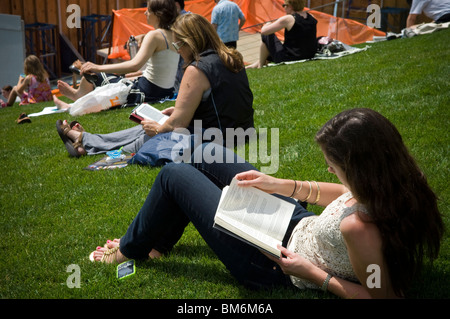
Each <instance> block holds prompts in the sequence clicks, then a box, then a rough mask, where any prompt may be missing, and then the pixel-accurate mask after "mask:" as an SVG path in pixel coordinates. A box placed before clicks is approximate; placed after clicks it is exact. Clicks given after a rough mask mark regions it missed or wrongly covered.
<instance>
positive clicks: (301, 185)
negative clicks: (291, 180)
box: [294, 182, 303, 196]
mask: <svg viewBox="0 0 450 319" xmlns="http://www.w3.org/2000/svg"><path fill="white" fill-rule="evenodd" d="M302 187H303V182H300V188H299V189H298V191H297V192H296V193H295V195H297V194H298V193H300V191H301V190H302ZM295 195H294V196H295Z"/></svg>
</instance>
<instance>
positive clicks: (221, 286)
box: [0, 30, 450, 299]
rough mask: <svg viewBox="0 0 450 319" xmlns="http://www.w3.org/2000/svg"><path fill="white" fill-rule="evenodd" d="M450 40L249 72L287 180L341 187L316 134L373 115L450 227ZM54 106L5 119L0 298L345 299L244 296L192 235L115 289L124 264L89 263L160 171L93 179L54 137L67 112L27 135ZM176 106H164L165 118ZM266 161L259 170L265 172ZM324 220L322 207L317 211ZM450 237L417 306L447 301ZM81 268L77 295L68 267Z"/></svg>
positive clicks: (415, 293) (87, 120) (103, 123)
mask: <svg viewBox="0 0 450 319" xmlns="http://www.w3.org/2000/svg"><path fill="white" fill-rule="evenodd" d="M449 35H450V33H449V32H448V30H443V31H439V32H436V33H434V34H431V35H424V36H420V37H415V38H412V39H405V40H395V41H389V42H383V43H377V44H372V45H371V48H370V49H368V50H367V51H365V52H362V53H358V54H355V55H351V56H347V57H344V58H341V59H338V60H333V61H314V62H306V63H300V64H295V65H290V66H277V67H270V68H264V69H261V70H249V71H248V75H249V80H250V85H251V88H252V90H253V93H254V108H255V111H256V116H255V122H256V123H255V124H256V126H257V127H258V128H268V129H269V130H270V129H271V128H278V129H279V135H280V139H279V145H280V146H279V147H280V153H279V166H278V170H277V172H276V173H275V174H274V175H276V176H277V177H284V178H293V177H295V178H298V179H304V180H320V181H329V182H337V179H336V178H335V177H334V176H333V175H331V174H329V173H328V172H327V167H326V165H325V161H324V159H323V156H322V154H321V152H320V150H319V149H318V147H317V146H316V145H315V143H314V140H313V138H314V134H315V133H316V132H317V130H318V129H319V128H320V127H321V125H323V124H324V123H325V122H326V121H327V120H328V119H330V118H331V117H332V116H334V115H335V114H337V113H338V112H340V111H342V110H344V109H348V108H353V107H370V108H373V109H375V110H377V111H379V112H381V113H382V114H383V115H385V116H386V117H387V118H389V119H390V120H391V121H392V122H393V123H394V124H395V125H396V126H397V128H398V129H399V131H400V132H401V134H402V136H403V138H404V140H405V143H406V144H407V145H408V147H409V148H410V150H411V152H412V154H413V155H414V156H415V157H416V159H417V161H418V163H419V165H420V166H421V168H422V169H423V170H424V172H425V174H426V175H427V176H428V179H429V183H430V184H431V186H432V187H433V189H434V190H435V191H436V193H437V194H438V196H439V198H440V202H439V207H440V209H441V212H442V214H443V217H444V221H445V223H446V226H447V227H448V226H449V224H450V223H449V216H450V212H449V208H448V207H449V201H448V200H449V188H448V177H449V162H448V161H449V160H448V158H449V131H448V124H449V114H450V113H449V106H450V93H449V85H448V78H449V75H450V66H449V61H450V48H449V46H450V44H449V42H448V38H449ZM50 105H52V103H50V102H49V103H41V104H39V105H34V106H23V107H19V106H18V105H16V106H14V107H11V108H7V109H1V110H0V121H1V125H0V134H1V137H2V138H1V139H0V145H1V150H2V151H1V152H0V157H1V160H0V163H1V172H2V177H1V182H0V239H1V240H0V253H1V256H2V258H1V260H0V270H1V275H0V297H1V298H3V299H5V298H6V299H11V298H20V299H22V298H33V299H34V298H44V299H54V298H89V299H91V298H137V299H140V298H162V299H166V298H206V299H221V298H224V299H227V298H274V299H278V298H334V297H333V296H331V295H330V294H327V293H326V294H323V293H322V292H316V291H309V290H307V291H300V290H290V289H276V290H274V291H270V292H267V291H251V290H247V289H245V288H243V287H242V286H240V285H239V284H238V283H237V282H236V281H235V280H234V279H233V278H232V277H231V276H230V274H229V273H228V271H227V270H226V268H225V267H224V266H223V265H222V263H221V262H220V261H219V260H218V259H217V258H216V257H215V255H214V254H213V252H212V251H211V250H210V249H209V248H208V247H207V246H206V244H205V243H204V241H203V239H202V238H201V237H200V236H199V234H198V233H197V231H196V230H195V229H194V228H193V227H192V226H191V225H189V226H188V228H187V229H186V231H185V235H184V236H183V238H182V239H181V241H180V242H179V243H178V244H177V246H176V247H175V248H174V250H173V252H172V253H171V254H170V255H168V256H165V257H163V258H162V259H160V260H154V261H147V262H138V263H137V274H136V275H135V276H133V277H130V278H128V279H127V280H124V281H117V280H116V279H115V266H111V265H99V264H92V263H91V262H90V261H89V260H88V255H89V253H90V252H91V251H92V250H94V249H95V247H96V246H98V245H101V244H102V243H104V242H105V240H106V239H113V238H116V237H120V236H121V235H122V234H123V233H124V232H125V231H126V229H127V226H128V225H129V224H130V222H131V221H132V220H133V218H134V216H135V215H136V213H137V212H138V211H139V209H140V207H141V205H142V203H143V201H144V200H145V198H146V196H147V194H148V191H149V189H150V187H151V185H152V183H153V181H154V179H155V177H156V176H157V174H158V172H159V170H160V168H149V167H141V166H137V165H132V166H128V167H127V168H125V169H119V170H114V171H97V172H92V171H86V170H83V168H84V167H86V166H88V165H89V164H91V163H93V162H95V161H96V160H98V159H100V158H101V157H102V156H101V155H99V156H90V157H83V158H80V159H74V158H69V157H68V155H67V152H66V151H65V148H64V146H63V144H62V143H61V141H60V139H59V137H58V134H57V132H56V129H55V122H56V120H57V119H59V118H67V119H68V120H73V119H74V118H72V117H71V116H70V115H68V114H59V115H58V114H56V115H47V116H41V117H37V118H33V119H32V123H31V124H24V125H17V124H15V122H14V121H15V119H16V118H17V117H18V116H19V114H20V113H21V112H26V113H33V112H39V111H41V110H42V108H43V107H45V106H50ZM172 105H173V103H165V104H163V105H156V106H157V107H158V108H161V109H162V108H165V107H168V106H172ZM130 111H131V110H130V109H119V110H111V111H107V112H102V113H97V114H88V115H85V116H82V117H78V118H76V119H77V120H79V121H80V122H81V123H82V124H83V126H84V127H85V128H86V129H87V130H88V131H90V132H94V133H109V132H113V131H117V130H121V129H125V128H129V127H131V126H133V122H131V121H129V120H128V119H127V118H128V114H129V112H130ZM265 165H267V164H266V163H256V166H257V167H258V168H261V167H264V166H265ZM312 210H313V211H314V212H316V213H320V212H321V208H319V207H313V208H312ZM449 257H450V241H449V237H448V232H447V233H446V235H445V238H444V240H443V242H442V249H441V252H440V256H439V259H438V260H436V261H435V263H434V265H433V266H431V265H428V264H427V266H426V271H425V273H424V275H423V276H422V277H421V279H420V280H419V281H418V282H414V284H413V288H412V290H411V292H410V293H409V295H408V296H409V297H411V298H448V297H450V295H449V292H448V287H450V285H449V280H448V277H449V270H450V265H449V260H450V259H449ZM71 264H76V265H78V266H79V267H80V270H81V273H80V275H81V277H80V278H81V288H80V289H76V288H74V289H70V288H68V286H67V284H66V280H67V278H68V277H69V275H70V274H71V273H70V272H67V267H68V266H69V265H71Z"/></svg>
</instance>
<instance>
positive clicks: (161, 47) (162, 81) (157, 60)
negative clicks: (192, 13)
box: [81, 0, 180, 106]
mask: <svg viewBox="0 0 450 319" xmlns="http://www.w3.org/2000/svg"><path fill="white" fill-rule="evenodd" d="M145 15H146V17H147V23H148V24H149V25H151V26H153V27H154V28H155V30H152V31H150V32H148V33H147V34H145V35H141V36H137V37H136V38H137V40H138V44H140V49H139V51H138V52H137V54H136V56H135V57H134V58H133V59H132V60H129V61H126V62H123V63H117V64H104V65H98V64H94V63H92V62H87V63H85V64H83V66H82V68H81V72H82V73H85V72H86V73H90V72H96V73H98V72H104V73H117V74H129V73H133V72H137V71H139V70H141V69H142V68H143V67H144V66H145V69H144V71H143V77H140V78H138V79H137V80H135V82H134V84H133V87H132V89H131V91H130V95H132V96H129V98H128V102H127V104H126V106H134V105H137V104H141V103H143V102H148V103H152V102H155V101H158V100H161V99H164V98H166V97H171V96H172V95H173V86H174V84H175V76H176V73H177V69H178V61H179V59H180V55H179V54H178V53H177V52H176V51H175V49H174V48H173V46H171V45H169V44H170V43H172V42H173V34H172V31H171V30H170V27H171V26H172V24H173V22H175V19H176V18H177V16H178V12H177V9H176V6H175V3H174V2H173V1H164V0H150V1H148V6H147V11H146V12H145Z"/></svg>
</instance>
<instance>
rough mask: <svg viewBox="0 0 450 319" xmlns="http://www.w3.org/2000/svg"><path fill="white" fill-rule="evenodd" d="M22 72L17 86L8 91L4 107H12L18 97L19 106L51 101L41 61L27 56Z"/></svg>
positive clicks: (32, 56)
mask: <svg viewBox="0 0 450 319" xmlns="http://www.w3.org/2000/svg"><path fill="white" fill-rule="evenodd" d="M23 71H24V74H22V75H20V76H19V81H18V82H17V85H16V86H14V87H13V88H12V90H11V91H10V93H9V96H8V101H7V103H6V105H7V106H12V105H13V104H14V103H15V101H16V98H17V97H20V105H27V104H34V103H39V102H46V101H51V99H52V90H51V87H50V81H49V78H48V73H47V71H45V69H44V65H43V64H42V62H41V60H39V58H38V57H37V56H35V55H29V56H27V57H26V59H25V61H24V64H23Z"/></svg>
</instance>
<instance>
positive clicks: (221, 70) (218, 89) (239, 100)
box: [191, 50, 254, 138]
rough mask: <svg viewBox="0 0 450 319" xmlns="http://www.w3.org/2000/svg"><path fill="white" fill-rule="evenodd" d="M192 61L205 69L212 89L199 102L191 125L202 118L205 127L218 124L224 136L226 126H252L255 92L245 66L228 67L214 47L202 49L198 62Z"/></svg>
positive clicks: (245, 127)
mask: <svg viewBox="0 0 450 319" xmlns="http://www.w3.org/2000/svg"><path fill="white" fill-rule="evenodd" d="M191 65H193V66H196V67H197V68H199V69H200V70H202V71H203V72H204V73H205V75H206V77H207V78H208V80H209V83H210V84H211V93H210V94H209V96H208V97H207V98H206V99H205V100H203V101H202V102H201V103H200V105H199V106H198V108H197V110H196V111H195V113H194V117H193V120H192V122H191V126H193V124H194V122H193V121H194V120H202V127H203V129H207V128H210V127H213V128H218V129H220V130H221V131H222V134H223V137H224V138H226V129H227V128H239V127H241V128H243V129H244V130H246V129H247V128H252V127H253V126H254V123H253V93H252V91H251V90H250V86H249V82H248V78H247V73H246V71H245V68H243V69H242V70H241V71H239V72H238V73H234V72H232V71H230V70H228V69H227V68H226V66H225V65H224V64H223V63H222V61H221V60H220V58H219V56H218V55H217V53H216V52H215V51H213V50H207V51H205V52H203V53H201V54H200V60H199V61H198V63H197V62H196V61H194V62H192V63H191Z"/></svg>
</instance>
